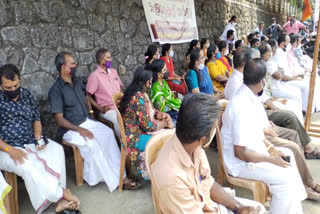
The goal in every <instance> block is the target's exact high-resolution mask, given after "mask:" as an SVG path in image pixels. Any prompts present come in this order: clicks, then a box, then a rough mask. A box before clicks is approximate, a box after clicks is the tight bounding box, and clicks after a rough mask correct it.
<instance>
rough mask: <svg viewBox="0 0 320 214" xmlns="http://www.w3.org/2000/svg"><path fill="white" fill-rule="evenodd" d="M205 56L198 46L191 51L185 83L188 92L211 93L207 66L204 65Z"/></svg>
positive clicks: (211, 88)
mask: <svg viewBox="0 0 320 214" xmlns="http://www.w3.org/2000/svg"><path fill="white" fill-rule="evenodd" d="M204 62H205V56H204V54H203V52H202V50H200V49H199V48H197V49H194V50H192V51H191V54H190V63H189V66H188V68H189V71H188V73H187V75H186V83H187V86H188V89H189V93H192V94H196V93H200V92H201V93H206V94H213V85H212V82H211V79H210V76H209V72H208V68H207V67H206V66H205V65H204Z"/></svg>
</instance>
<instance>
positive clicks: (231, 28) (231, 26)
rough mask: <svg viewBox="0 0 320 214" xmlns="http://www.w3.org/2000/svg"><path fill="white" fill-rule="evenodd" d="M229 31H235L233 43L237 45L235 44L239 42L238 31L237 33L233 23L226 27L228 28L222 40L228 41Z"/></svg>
mask: <svg viewBox="0 0 320 214" xmlns="http://www.w3.org/2000/svg"><path fill="white" fill-rule="evenodd" d="M229 30H233V31H234V33H233V35H234V39H233V43H235V42H236V41H237V40H238V39H237V31H236V28H235V26H234V25H233V24H232V23H231V22H229V23H228V24H227V25H226V27H225V28H224V31H223V33H222V34H221V36H220V39H221V40H224V41H226V40H227V32H228V31H229Z"/></svg>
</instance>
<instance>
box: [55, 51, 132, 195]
mask: <svg viewBox="0 0 320 214" xmlns="http://www.w3.org/2000/svg"><path fill="white" fill-rule="evenodd" d="M55 64H56V67H57V70H58V71H59V74H60V76H59V77H58V79H57V81H56V82H55V83H54V85H53V86H52V87H51V89H50V91H49V100H50V104H51V112H52V113H53V114H54V116H55V119H56V122H57V124H58V125H59V127H60V132H61V135H62V136H63V139H64V140H65V141H67V142H68V143H71V144H74V145H77V147H78V148H79V150H80V152H81V155H82V157H83V159H84V168H83V179H84V180H85V181H86V182H87V183H88V184H89V185H90V186H93V185H96V184H98V183H99V182H102V181H104V182H106V184H107V186H108V188H109V190H110V191H111V192H112V191H114V190H115V189H116V188H117V187H118V185H119V176H120V150H119V147H118V145H117V142H116V140H115V137H114V133H113V131H112V130H111V129H110V128H109V127H107V126H105V125H104V124H102V123H100V122H97V121H94V120H91V119H89V118H88V115H89V107H90V105H89V107H88V106H87V104H88V103H89V101H88V98H87V97H86V89H85V86H84V85H83V83H82V81H81V79H80V78H78V77H76V76H75V74H76V64H75V61H74V58H73V57H72V56H71V54H69V53H66V52H61V53H59V54H58V55H57V56H56V58H55ZM90 111H92V110H90ZM124 181H125V182H124V186H125V187H126V186H132V185H133V186H134V185H135V184H134V183H132V182H130V180H129V179H125V180H124Z"/></svg>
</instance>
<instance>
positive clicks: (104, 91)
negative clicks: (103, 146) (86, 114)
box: [87, 48, 122, 138]
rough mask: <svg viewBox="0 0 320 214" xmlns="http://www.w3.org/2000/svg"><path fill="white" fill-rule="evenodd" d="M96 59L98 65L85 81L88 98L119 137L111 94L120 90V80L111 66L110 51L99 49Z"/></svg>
mask: <svg viewBox="0 0 320 214" xmlns="http://www.w3.org/2000/svg"><path fill="white" fill-rule="evenodd" d="M96 60H97V63H98V67H97V69H96V70H95V71H94V72H93V73H91V74H90V76H89V78H88V83H87V92H88V94H89V99H90V102H91V104H92V105H93V107H94V108H95V109H97V110H98V111H99V113H100V114H99V116H100V117H102V118H104V119H107V120H109V121H111V122H112V123H113V125H114V130H115V132H116V134H117V135H118V137H119V138H120V131H119V125H118V120H117V112H116V110H115V107H114V106H113V102H112V96H113V95H114V94H116V93H118V92H120V91H121V88H122V82H121V79H120V77H119V75H118V73H117V71H116V70H115V69H113V68H111V65H112V58H111V54H110V51H108V50H107V49H105V48H101V49H99V50H98V51H97V53H96ZM94 98H95V99H94Z"/></svg>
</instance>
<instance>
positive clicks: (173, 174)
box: [150, 93, 265, 214]
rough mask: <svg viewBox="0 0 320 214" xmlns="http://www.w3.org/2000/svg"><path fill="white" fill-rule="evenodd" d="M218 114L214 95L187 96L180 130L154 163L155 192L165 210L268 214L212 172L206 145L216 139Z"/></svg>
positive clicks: (180, 114) (183, 105)
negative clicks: (232, 191) (226, 186)
mask: <svg viewBox="0 0 320 214" xmlns="http://www.w3.org/2000/svg"><path fill="white" fill-rule="evenodd" d="M218 116H219V106H218V104H217V100H216V98H214V97H213V96H210V95H207V94H204V93H198V94H193V95H187V96H185V97H184V99H183V102H182V105H181V107H180V111H179V115H178V122H177V128H176V132H175V134H174V135H173V136H172V137H171V138H169V140H168V141H167V142H166V143H164V145H163V146H162V148H161V149H160V151H159V153H158V156H157V158H156V160H155V161H154V163H153V164H152V165H151V173H150V174H151V175H150V176H151V177H152V179H153V180H154V182H152V186H153V189H154V190H155V191H154V192H153V193H154V194H155V195H156V198H157V199H158V204H159V208H160V210H161V213H185V214H193V213H216V214H226V213H230V211H232V213H239V214H244V213H247V214H258V213H265V208H264V207H263V206H262V205H261V204H260V203H258V202H255V201H251V200H246V199H242V198H237V197H233V196H231V195H229V194H228V193H227V192H226V191H225V190H224V189H223V188H222V187H221V186H220V185H219V184H217V183H216V182H215V180H214V178H213V177H212V175H211V170H210V165H209V162H208V159H207V157H206V154H205V152H204V150H203V149H202V146H203V145H204V144H206V143H207V142H210V141H211V140H212V139H213V137H214V133H215V124H216V120H217V119H218ZM191 190H192V191H191ZM227 209H228V210H227Z"/></svg>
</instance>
